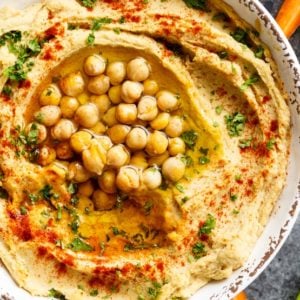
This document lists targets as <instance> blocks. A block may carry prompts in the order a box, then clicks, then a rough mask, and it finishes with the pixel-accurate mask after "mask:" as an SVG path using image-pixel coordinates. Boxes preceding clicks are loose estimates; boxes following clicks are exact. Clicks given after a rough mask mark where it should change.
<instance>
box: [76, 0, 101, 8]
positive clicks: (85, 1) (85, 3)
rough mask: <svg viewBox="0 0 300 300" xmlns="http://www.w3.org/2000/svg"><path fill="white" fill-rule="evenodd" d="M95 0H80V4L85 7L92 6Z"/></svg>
mask: <svg viewBox="0 0 300 300" xmlns="http://www.w3.org/2000/svg"><path fill="white" fill-rule="evenodd" d="M96 1H97V0H80V2H81V4H82V5H83V6H84V7H87V8H93V6H94V5H95V3H96Z"/></svg>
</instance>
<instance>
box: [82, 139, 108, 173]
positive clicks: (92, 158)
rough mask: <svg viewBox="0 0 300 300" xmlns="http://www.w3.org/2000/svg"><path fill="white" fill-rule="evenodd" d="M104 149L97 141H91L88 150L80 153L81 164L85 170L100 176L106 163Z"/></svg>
mask: <svg viewBox="0 0 300 300" xmlns="http://www.w3.org/2000/svg"><path fill="white" fill-rule="evenodd" d="M106 153H107V151H106V149H105V148H104V147H103V145H102V144H101V143H100V142H99V141H98V140H97V139H93V140H92V142H91V145H90V147H89V148H88V149H86V150H84V151H83V152H82V162H83V165H84V166H85V168H86V169H87V170H89V171H90V172H93V173H96V174H97V175H101V174H102V172H103V169H104V166H105V163H106Z"/></svg>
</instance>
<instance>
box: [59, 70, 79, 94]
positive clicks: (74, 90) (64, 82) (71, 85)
mask: <svg viewBox="0 0 300 300" xmlns="http://www.w3.org/2000/svg"><path fill="white" fill-rule="evenodd" d="M84 85H85V83H84V80H83V77H82V75H81V73H80V71H78V72H76V73H71V74H69V75H67V76H65V77H64V78H63V79H61V81H60V87H61V89H62V90H63V92H64V93H65V94H66V95H67V96H71V97H76V96H78V95H79V94H81V93H82V92H83V91H84Z"/></svg>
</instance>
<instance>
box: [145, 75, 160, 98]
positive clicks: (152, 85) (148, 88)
mask: <svg viewBox="0 0 300 300" xmlns="http://www.w3.org/2000/svg"><path fill="white" fill-rule="evenodd" d="M143 84H144V94H145V95H150V96H154V95H155V94H156V93H157V92H158V91H159V86H158V84H157V82H156V81H155V80H151V79H146V80H145V81H144V82H143Z"/></svg>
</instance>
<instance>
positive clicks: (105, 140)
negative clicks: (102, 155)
mask: <svg viewBox="0 0 300 300" xmlns="http://www.w3.org/2000/svg"><path fill="white" fill-rule="evenodd" d="M94 138H95V139H96V140H97V141H98V143H100V144H101V146H102V147H103V148H104V149H105V150H106V151H108V150H109V149H110V148H111V147H112V146H113V143H112V142H111V139H110V138H109V137H108V136H106V135H94Z"/></svg>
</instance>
